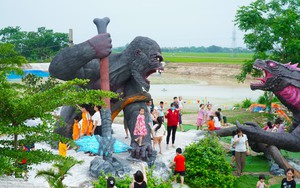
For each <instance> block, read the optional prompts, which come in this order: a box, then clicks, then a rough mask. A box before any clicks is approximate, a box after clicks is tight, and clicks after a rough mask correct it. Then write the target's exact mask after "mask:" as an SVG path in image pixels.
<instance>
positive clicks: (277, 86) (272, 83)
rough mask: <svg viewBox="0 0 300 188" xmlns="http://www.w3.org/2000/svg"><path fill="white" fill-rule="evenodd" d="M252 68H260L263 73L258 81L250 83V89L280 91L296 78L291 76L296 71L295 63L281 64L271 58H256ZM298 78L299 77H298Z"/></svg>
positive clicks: (291, 83)
mask: <svg viewBox="0 0 300 188" xmlns="http://www.w3.org/2000/svg"><path fill="white" fill-rule="evenodd" d="M253 68H254V69H257V70H261V71H263V73H264V76H263V77H262V78H258V79H257V80H259V82H256V83H252V84H251V86H250V87H251V89H252V90H257V89H260V90H264V91H273V92H274V91H280V90H282V89H283V88H285V87H287V86H288V85H293V83H294V82H295V80H296V78H293V75H294V72H295V71H297V72H298V70H297V69H298V68H297V64H294V65H290V64H281V63H278V62H276V61H272V60H265V61H264V60H256V61H255V62H254V64H253ZM299 78H300V77H299Z"/></svg>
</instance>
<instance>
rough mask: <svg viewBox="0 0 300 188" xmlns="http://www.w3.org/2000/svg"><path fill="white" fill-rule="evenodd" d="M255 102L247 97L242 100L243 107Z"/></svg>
mask: <svg viewBox="0 0 300 188" xmlns="http://www.w3.org/2000/svg"><path fill="white" fill-rule="evenodd" d="M252 103H253V102H252V101H251V99H248V98H246V99H245V100H243V101H242V106H241V107H242V108H249V107H250V106H251V104H252Z"/></svg>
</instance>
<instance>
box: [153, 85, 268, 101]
mask: <svg viewBox="0 0 300 188" xmlns="http://www.w3.org/2000/svg"><path fill="white" fill-rule="evenodd" d="M149 92H150V94H151V96H152V98H153V99H156V100H167V101H172V99H173V97H174V96H177V97H178V96H182V97H183V99H184V100H185V102H187V103H191V104H193V103H207V102H212V103H218V104H234V103H236V102H241V101H242V100H245V99H246V98H248V99H251V101H256V100H257V99H258V98H259V96H261V95H262V94H263V91H260V90H259V91H252V90H251V89H250V86H249V87H245V86H239V85H238V84H237V85H235V86H227V85H224V86H219V85H201V84H167V85H151V87H150V91H149Z"/></svg>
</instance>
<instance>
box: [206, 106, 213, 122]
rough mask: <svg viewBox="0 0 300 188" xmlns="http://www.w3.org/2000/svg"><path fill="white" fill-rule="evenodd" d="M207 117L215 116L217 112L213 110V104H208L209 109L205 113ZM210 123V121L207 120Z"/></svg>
mask: <svg viewBox="0 0 300 188" xmlns="http://www.w3.org/2000/svg"><path fill="white" fill-rule="evenodd" d="M205 114H206V117H209V116H214V114H215V111H214V110H213V109H212V104H207V109H206V111H205ZM207 121H208V119H207Z"/></svg>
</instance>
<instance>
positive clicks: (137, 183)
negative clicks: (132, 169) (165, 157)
mask: <svg viewBox="0 0 300 188" xmlns="http://www.w3.org/2000/svg"><path fill="white" fill-rule="evenodd" d="M141 168H142V171H143V172H142V171H140V170H138V171H136V173H135V174H133V182H132V183H131V184H130V186H129V188H136V187H140V188H144V187H145V188H146V187H147V174H146V168H145V166H144V164H143V163H141Z"/></svg>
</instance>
